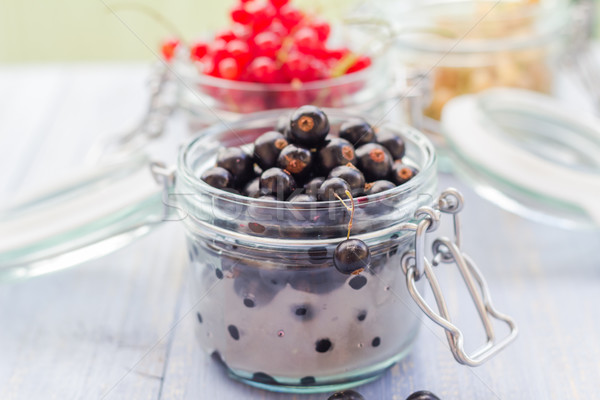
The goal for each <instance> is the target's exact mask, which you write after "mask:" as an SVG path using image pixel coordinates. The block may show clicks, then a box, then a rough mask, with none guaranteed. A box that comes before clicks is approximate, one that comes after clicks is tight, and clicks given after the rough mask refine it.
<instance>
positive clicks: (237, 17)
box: [230, 4, 252, 25]
mask: <svg viewBox="0 0 600 400" xmlns="http://www.w3.org/2000/svg"><path fill="white" fill-rule="evenodd" d="M230 15H231V20H232V21H233V22H237V23H240V24H243V25H246V24H249V23H250V21H252V16H251V15H250V13H249V12H248V11H247V10H246V7H244V5H243V4H238V5H236V6H235V7H233V8H232V9H231V11H230Z"/></svg>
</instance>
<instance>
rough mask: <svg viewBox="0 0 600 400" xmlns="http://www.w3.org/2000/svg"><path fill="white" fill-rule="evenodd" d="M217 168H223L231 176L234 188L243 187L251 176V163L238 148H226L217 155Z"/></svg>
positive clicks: (250, 158)
mask: <svg viewBox="0 0 600 400" xmlns="http://www.w3.org/2000/svg"><path fill="white" fill-rule="evenodd" d="M217 167H221V168H225V169H226V170H227V171H229V172H231V175H233V184H234V186H239V185H243V184H244V183H246V182H247V181H248V179H249V178H250V177H251V176H252V174H253V168H254V166H253V161H252V157H250V156H249V155H248V154H246V152H245V151H244V150H242V149H240V148H239V147H228V148H226V149H222V150H221V151H219V154H217Z"/></svg>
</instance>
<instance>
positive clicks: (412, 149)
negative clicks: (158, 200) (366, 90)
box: [169, 106, 437, 393]
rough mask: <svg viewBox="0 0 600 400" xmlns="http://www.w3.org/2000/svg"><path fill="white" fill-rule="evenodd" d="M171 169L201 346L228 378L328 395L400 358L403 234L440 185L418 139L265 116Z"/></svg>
mask: <svg viewBox="0 0 600 400" xmlns="http://www.w3.org/2000/svg"><path fill="white" fill-rule="evenodd" d="M282 115H284V117H282ZM177 170H178V172H177V178H176V185H175V187H174V188H173V189H172V191H171V193H170V196H169V199H170V203H171V204H172V207H173V209H177V210H179V214H180V217H181V218H180V219H181V220H182V223H183V224H184V226H185V228H186V229H185V230H186V233H187V241H188V249H189V258H190V264H191V269H192V271H193V275H194V279H193V281H194V284H195V289H194V292H195V293H196V294H197V296H198V298H202V301H200V302H198V303H197V305H196V309H195V313H196V317H197V323H196V330H197V338H198V340H199V342H200V344H201V347H202V348H203V349H204V350H206V351H207V352H208V353H209V354H212V355H213V356H214V358H216V359H218V360H219V361H220V362H219V365H222V366H224V367H225V368H226V369H227V371H228V373H229V374H230V376H232V377H233V378H235V379H238V380H241V381H243V382H245V383H248V384H250V385H253V386H257V387H261V388H264V389H268V390H274V391H282V392H297V393H311V392H327V391H333V390H338V389H339V390H341V389H344V388H348V387H352V386H356V385H359V384H361V383H365V382H368V381H370V380H373V379H376V378H377V377H378V376H380V375H381V374H382V373H383V372H384V371H385V370H386V369H387V368H388V367H390V366H391V365H393V364H394V363H395V362H397V361H398V360H399V359H401V358H402V357H404V356H405V355H406V354H407V353H408V351H409V349H410V347H411V344H412V342H413V339H414V338H415V335H416V334H417V331H418V328H419V325H420V318H419V315H420V314H419V311H418V308H417V307H416V305H415V304H414V303H413V302H412V300H411V297H410V295H409V293H408V290H407V286H406V282H405V281H406V278H405V276H404V274H403V272H402V268H401V267H400V264H401V257H402V254H404V253H405V252H406V251H408V250H409V249H410V248H411V247H412V246H413V243H414V234H413V232H409V231H405V230H403V228H402V225H403V224H404V223H406V222H408V221H411V220H412V218H413V215H414V213H415V211H416V210H417V209H418V208H419V207H421V206H423V205H431V203H432V202H433V199H434V196H433V194H434V193H435V191H436V185H437V173H436V156H435V151H434V148H433V146H432V144H431V143H430V142H429V140H428V139H427V138H426V137H425V136H424V135H422V134H421V133H420V132H418V131H417V130H415V129H414V128H411V127H409V126H402V125H398V124H379V125H377V126H375V125H372V124H370V123H369V122H368V120H366V119H363V118H358V117H356V116H352V115H349V114H347V113H345V112H344V111H342V110H338V109H319V108H317V107H314V106H303V107H300V108H298V109H295V110H285V111H281V110H272V111H265V112H261V113H254V114H249V115H247V116H245V117H243V118H242V119H240V120H239V121H237V122H233V123H230V124H221V125H216V126H213V127H210V128H208V129H206V130H204V131H203V132H201V135H200V136H199V137H198V138H197V139H196V140H194V141H193V142H192V143H191V144H189V145H188V146H187V147H185V148H184V149H183V150H182V152H181V154H180V157H179V161H178V168H177Z"/></svg>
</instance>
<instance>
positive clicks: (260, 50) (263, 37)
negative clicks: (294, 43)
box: [254, 31, 281, 58]
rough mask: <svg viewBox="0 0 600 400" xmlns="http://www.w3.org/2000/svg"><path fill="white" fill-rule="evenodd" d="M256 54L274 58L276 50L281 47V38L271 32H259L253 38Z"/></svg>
mask: <svg viewBox="0 0 600 400" xmlns="http://www.w3.org/2000/svg"><path fill="white" fill-rule="evenodd" d="M254 44H255V46H256V54H257V55H259V56H266V57H271V58H275V56H276V55H277V51H278V50H279V49H280V48H281V38H280V37H279V36H277V35H276V34H274V33H273V32H269V31H265V32H261V33H259V34H258V35H256V37H255V38H254Z"/></svg>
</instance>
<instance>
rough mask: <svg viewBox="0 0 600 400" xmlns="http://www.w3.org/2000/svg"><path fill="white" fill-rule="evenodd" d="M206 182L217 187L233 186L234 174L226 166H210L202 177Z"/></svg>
mask: <svg viewBox="0 0 600 400" xmlns="http://www.w3.org/2000/svg"><path fill="white" fill-rule="evenodd" d="M200 179H202V180H203V181H204V182H206V183H208V184H209V185H210V186H212V187H216V188H217V189H225V188H231V187H232V186H233V176H232V175H231V172H229V171H227V170H226V169H225V168H221V167H213V168H209V169H207V170H206V171H204V173H203V174H202V176H201V177H200Z"/></svg>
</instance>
